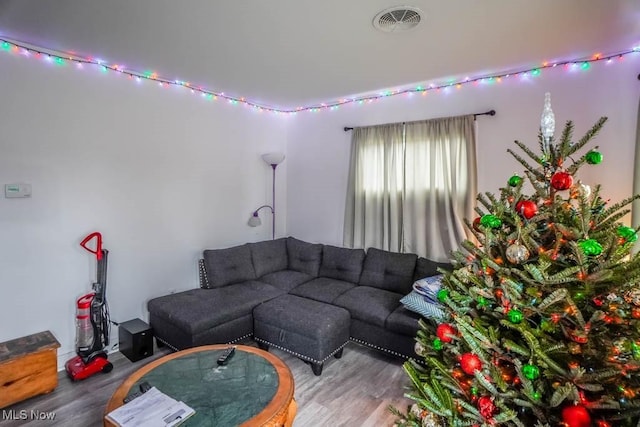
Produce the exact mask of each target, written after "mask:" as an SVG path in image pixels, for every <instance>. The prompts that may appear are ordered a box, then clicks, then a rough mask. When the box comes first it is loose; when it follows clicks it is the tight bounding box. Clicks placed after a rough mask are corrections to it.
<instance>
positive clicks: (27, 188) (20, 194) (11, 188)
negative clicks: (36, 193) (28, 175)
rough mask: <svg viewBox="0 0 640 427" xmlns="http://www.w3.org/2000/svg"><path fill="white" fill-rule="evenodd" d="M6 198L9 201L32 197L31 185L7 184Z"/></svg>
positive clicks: (5, 188)
mask: <svg viewBox="0 0 640 427" xmlns="http://www.w3.org/2000/svg"><path fill="white" fill-rule="evenodd" d="M4 197H6V198H7V199H15V198H21V199H22V198H25V197H31V184H5V185H4Z"/></svg>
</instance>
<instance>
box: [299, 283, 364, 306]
mask: <svg viewBox="0 0 640 427" xmlns="http://www.w3.org/2000/svg"><path fill="white" fill-rule="evenodd" d="M355 287H356V285H355V284H353V283H351V282H345V281H344V280H337V279H329V278H327V277H318V278H317V279H313V280H311V281H309V282H306V283H303V284H301V285H300V286H298V287H296V288H294V289H292V290H291V291H289V293H290V294H291V295H297V296H300V297H304V298H310V299H312V300H316V301H321V302H326V303H329V304H330V303H332V302H333V301H334V300H335V299H336V298H338V297H339V296H340V295H342V294H343V293H345V292H347V291H348V290H349V289H352V288H355Z"/></svg>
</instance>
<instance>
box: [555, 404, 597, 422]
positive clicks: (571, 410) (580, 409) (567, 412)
mask: <svg viewBox="0 0 640 427" xmlns="http://www.w3.org/2000/svg"><path fill="white" fill-rule="evenodd" d="M562 421H564V423H565V424H566V425H567V427H591V416H590V415H589V411H587V409H586V408H585V407H584V406H582V405H570V406H565V407H564V409H563V410H562Z"/></svg>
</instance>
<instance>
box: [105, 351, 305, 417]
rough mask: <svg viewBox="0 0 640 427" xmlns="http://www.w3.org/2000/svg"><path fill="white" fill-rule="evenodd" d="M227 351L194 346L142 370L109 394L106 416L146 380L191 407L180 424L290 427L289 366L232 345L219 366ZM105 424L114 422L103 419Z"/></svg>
mask: <svg viewBox="0 0 640 427" xmlns="http://www.w3.org/2000/svg"><path fill="white" fill-rule="evenodd" d="M227 347H229V346H228V345H225V344H221V345H208V346H201V347H194V348H190V349H187V350H182V351H178V352H176V353H172V354H169V355H167V356H164V357H162V358H160V359H158V360H155V361H153V362H151V363H149V364H148V365H145V366H143V367H142V368H140V369H139V370H137V371H136V372H134V373H133V374H132V375H131V376H130V377H129V378H127V379H126V380H125V381H124V382H123V383H122V385H120V387H118V389H117V390H116V391H115V392H114V394H113V396H112V397H111V400H109V403H108V404H107V409H106V412H105V414H108V413H109V412H111V411H113V410H114V409H116V408H118V407H120V406H122V405H123V401H122V400H123V399H124V398H125V397H126V396H127V395H128V394H129V393H130V392H132V391H135V390H138V386H139V385H140V384H141V383H143V382H145V381H147V382H148V383H149V384H150V385H151V386H154V387H156V388H157V389H158V390H160V391H162V392H163V393H165V394H167V395H169V396H171V397H173V398H174V399H176V400H181V401H183V402H184V403H186V404H187V405H188V406H190V407H191V408H193V409H195V411H196V413H195V414H194V415H193V416H192V417H190V418H189V419H187V420H186V421H185V422H184V424H182V425H184V426H193V427H195V426H216V427H225V426H229V427H232V426H274V427H275V426H287V427H289V426H291V425H292V424H293V418H294V417H295V414H296V409H297V405H296V402H295V400H294V399H293V390H294V384H293V376H292V375H291V371H290V370H289V368H288V367H287V366H286V365H285V364H284V362H282V361H281V360H280V359H278V358H277V357H275V356H274V355H272V354H270V353H268V352H266V351H262V350H260V349H258V348H255V347H249V346H244V345H237V346H236V352H235V354H234V356H233V357H232V358H231V359H229V362H228V363H227V364H226V365H224V366H219V365H218V364H217V360H218V357H220V355H221V354H222V352H223V351H224V349H226V348H227ZM104 425H105V426H111V425H113V424H111V422H110V421H109V420H107V419H106V418H105V419H104Z"/></svg>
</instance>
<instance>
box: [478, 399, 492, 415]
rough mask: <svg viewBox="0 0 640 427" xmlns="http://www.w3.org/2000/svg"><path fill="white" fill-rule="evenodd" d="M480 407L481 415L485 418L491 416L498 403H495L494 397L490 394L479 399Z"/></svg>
mask: <svg viewBox="0 0 640 427" xmlns="http://www.w3.org/2000/svg"><path fill="white" fill-rule="evenodd" d="M478 409H479V410H480V415H482V416H483V417H485V418H491V417H492V416H493V413H494V412H495V410H496V405H494V404H493V399H491V398H490V397H489V396H482V397H481V398H479V399H478Z"/></svg>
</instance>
